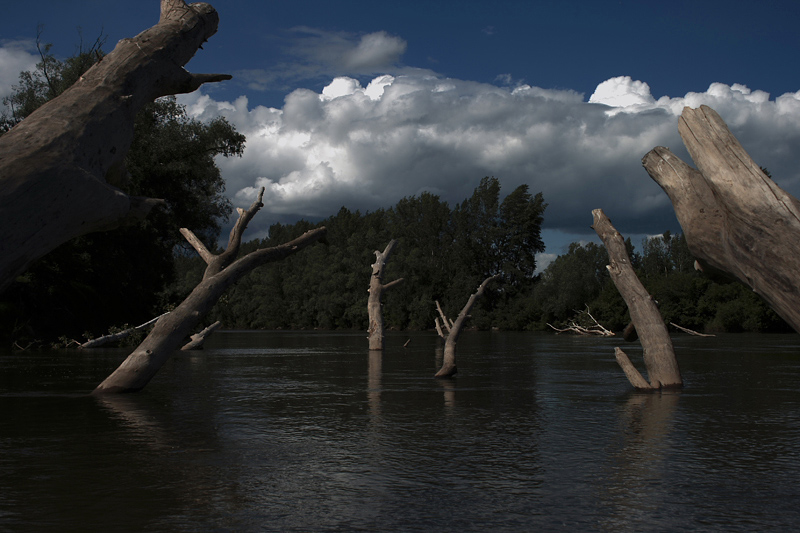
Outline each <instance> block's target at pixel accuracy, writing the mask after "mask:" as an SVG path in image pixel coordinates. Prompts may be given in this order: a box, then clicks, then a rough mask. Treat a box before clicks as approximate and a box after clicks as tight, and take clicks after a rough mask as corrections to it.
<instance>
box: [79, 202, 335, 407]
mask: <svg viewBox="0 0 800 533" xmlns="http://www.w3.org/2000/svg"><path fill="white" fill-rule="evenodd" d="M263 194H264V189H263V188H262V189H261V192H260V194H259V196H258V199H257V200H256V201H255V202H253V205H252V206H250V209H248V210H247V211H243V210H239V217H240V218H242V217H249V218H248V220H249V219H250V218H252V217H253V215H255V213H256V212H257V211H258V210H259V209H261V207H262V206H263V205H264V204H262V203H261V198H262V197H263ZM242 231H244V228H242ZM325 232H326V230H325V228H324V227H323V228H317V229H314V230H310V231H307V232H305V233H304V234H303V235H301V236H300V237H298V238H296V239H294V240H293V241H291V242H287V243H285V244H281V245H280V246H274V247H272V248H261V249H258V250H256V251H255V252H251V253H249V254H247V255H245V256H244V257H241V258H240V259H238V260H236V261H233V262H231V263H230V264H229V265H228V266H226V267H224V268H222V269H221V270H220V271H219V272H217V273H216V274H214V275H213V276H207V277H204V279H203V280H202V281H201V282H200V283H199V284H198V285H197V287H195V288H194V290H193V291H192V292H191V294H189V296H187V297H186V299H185V300H184V301H183V302H181V304H180V305H179V306H178V307H176V308H175V309H174V310H173V311H172V312H170V313H169V314H168V315H166V316H164V317H162V318H161V319H159V321H158V322H156V325H155V327H154V328H153V331H151V332H150V334H149V335H148V336H147V338H146V339H145V340H144V341H142V343H141V344H140V345H139V346H138V347H137V348H136V349H135V350H134V351H133V353H131V354H130V355H129V356H128V358H127V359H125V361H123V362H122V364H121V365H120V366H119V368H117V369H116V370H115V371H114V372H113V373H112V374H111V375H110V376H108V377H107V378H106V379H105V381H103V382H102V383H101V384H100V385H98V386H97V388H96V389H95V390H94V393H93V394H105V393H120V392H136V391H139V390H141V389H142V388H144V386H145V385H147V383H148V382H149V381H150V380H151V379H152V378H153V376H155V374H156V372H158V370H159V369H160V368H161V366H162V365H163V364H164V363H165V362H166V361H167V359H169V357H170V356H171V355H172V353H173V352H175V350H177V349H178V348H179V347H180V346H181V343H183V342H184V339H186V338H187V337H188V336H189V334H190V333H191V332H192V330H193V329H194V328H195V326H197V324H198V323H199V322H200V321H201V320H202V319H203V317H204V316H205V315H206V314H208V312H209V311H211V308H212V307H214V304H215V303H216V302H217V300H219V298H220V296H222V294H223V293H224V292H225V291H226V290H227V289H228V287H230V286H231V285H233V284H234V283H236V282H237V281H238V280H240V279H241V278H242V277H243V276H245V275H246V274H247V273H249V272H250V271H251V270H253V269H254V268H256V267H259V266H261V265H264V264H266V263H271V262H273V261H279V260H281V259H283V258H285V257H287V256H289V255H291V254H294V253H296V252H298V251H300V250H302V249H303V248H305V247H306V246H308V245H310V244H312V243H314V242H316V241H317V240H319V239H320V238H322V237H323V236H324V235H325ZM231 239H232V241H231V242H229V243H228V250H230V249H231V248H232V247H236V248H238V247H239V245H240V242H233V240H237V241H240V240H241V232H235V231H232V232H231ZM197 243H199V245H198V244H196V243H193V244H195V246H196V247H197V246H199V247H200V248H202V250H198V252H200V255H201V256H202V257H203V259H205V260H206V262H207V263H208V265H209V268H211V265H212V263H214V261H210V259H211V258H212V257H217V256H213V254H211V253H209V252H208V250H207V249H206V247H205V246H203V244H202V243H200V241H199V240H198V241H197ZM221 255H222V254H221Z"/></svg>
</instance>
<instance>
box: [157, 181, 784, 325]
mask: <svg viewBox="0 0 800 533" xmlns="http://www.w3.org/2000/svg"><path fill="white" fill-rule="evenodd" d="M499 190H500V186H499V182H498V180H496V179H494V178H485V179H484V180H483V181H482V182H481V185H480V186H479V187H478V188H477V189H476V190H475V193H474V194H473V196H472V197H471V198H469V199H467V200H465V201H464V202H463V203H462V204H460V205H457V206H456V207H455V208H454V209H450V208H449V207H448V205H447V204H446V203H444V202H442V201H441V200H440V199H439V198H438V197H437V196H435V195H431V194H428V193H423V194H422V195H420V196H416V197H411V198H404V199H403V200H401V201H400V202H399V203H398V204H397V205H396V206H394V207H392V208H390V209H387V210H378V211H375V212H370V213H366V214H361V213H359V212H357V211H356V212H351V211H349V210H347V209H346V208H342V209H341V210H340V211H339V213H338V214H336V215H335V216H332V217H330V218H328V219H326V220H324V221H322V222H320V223H319V224H320V225H324V226H326V227H327V228H328V231H329V234H328V240H327V243H326V244H325V245H323V246H316V247H314V248H313V249H310V250H307V251H305V252H304V253H303V254H298V255H296V256H293V257H291V258H289V259H287V260H285V261H283V262H281V263H279V264H274V265H269V266H266V267H264V268H261V269H259V270H258V271H256V272H253V273H252V274H251V275H250V276H249V277H248V278H246V279H245V280H243V281H242V282H241V283H239V285H237V286H236V287H235V288H234V289H233V290H232V291H230V292H229V293H228V294H227V295H226V296H225V297H224V298H223V300H222V301H221V302H220V303H219V304H217V307H216V308H215V310H214V312H213V316H212V317H211V320H221V321H222V322H223V323H224V324H225V326H226V327H227V328H236V329H239V328H241V329H277V328H321V329H335V328H348V329H349V328H355V329H366V327H367V311H366V305H367V292H366V289H367V286H368V284H369V275H370V265H371V263H372V259H374V255H373V250H378V249H380V250H382V249H383V247H384V246H385V245H386V243H388V241H389V240H390V239H392V238H396V239H398V241H399V243H400V244H399V246H398V248H397V250H396V251H395V252H394V254H393V255H392V258H391V260H390V261H389V263H388V264H387V274H386V279H387V280H392V279H395V278H398V277H402V278H404V280H405V281H404V282H403V283H402V284H401V285H399V286H397V287H395V288H393V289H392V291H390V292H389V293H388V294H387V295H386V298H385V304H384V314H385V319H386V325H387V327H389V328H394V329H430V328H432V327H433V325H434V316H435V313H436V308H435V303H434V302H435V301H437V300H438V301H439V302H440V303H441V304H442V306H443V307H444V309H445V311H446V312H447V313H448V314H452V315H455V314H457V313H458V310H459V309H460V307H461V306H462V305H463V304H464V303H465V302H466V300H467V298H468V297H469V294H470V293H471V292H474V290H475V289H476V288H477V286H478V285H479V284H480V281H481V280H482V279H484V278H485V277H486V276H487V275H492V274H495V273H501V274H502V275H503V277H502V281H501V282H500V283H498V284H496V285H494V286H492V287H491V288H490V290H489V291H488V292H487V294H486V297H485V298H484V299H482V300H479V301H478V303H477V304H476V306H475V308H474V309H473V312H472V319H471V326H472V327H476V328H481V329H488V328H498V329H503V330H550V326H549V325H548V324H552V325H554V326H556V327H561V326H563V325H564V324H565V323H567V322H571V321H573V320H574V321H578V322H580V321H582V320H585V319H586V318H587V317H586V314H585V313H584V311H585V310H586V309H587V307H588V309H590V310H591V314H592V316H593V317H594V318H595V319H597V321H598V322H600V323H601V324H603V325H604V326H605V327H607V328H609V329H612V330H615V331H620V330H621V329H622V328H624V327H625V325H626V324H627V323H628V321H629V317H628V315H627V308H626V306H625V303H624V301H623V300H622V298H621V297H620V295H619V292H618V291H617V289H616V287H615V286H614V284H613V283H612V282H611V279H610V277H609V275H608V271H607V270H606V268H605V266H606V265H607V264H608V256H607V254H606V251H605V248H604V247H603V246H602V245H597V244H594V243H587V244H579V243H573V244H572V245H570V247H569V251H568V252H567V253H565V254H563V255H561V256H559V257H558V258H556V259H555V261H553V262H552V263H551V264H550V265H548V267H547V268H546V269H544V271H543V272H542V273H541V274H537V275H534V270H535V257H534V250H536V251H541V250H542V247H541V241H540V237H539V229H540V224H541V221H542V215H543V212H544V208H545V204H544V202H543V199H542V196H541V194H538V195H536V196H531V195H530V194H529V193H528V192H527V187H526V186H521V187H519V188H518V189H516V190H515V191H513V192H512V193H511V194H510V195H508V196H507V197H506V199H505V200H503V201H502V202H498V199H499V194H498V193H499ZM511 206H515V207H514V208H512V207H511ZM511 212H514V213H524V214H523V215H521V216H517V217H514V216H511V215H510V214H509V213H511ZM504 214H505V216H504ZM515 222H516V223H520V222H521V223H523V224H524V225H525V227H520V226H515V225H514V224H515ZM310 227H312V224H309V223H308V222H298V223H297V224H295V225H291V226H286V225H280V224H278V225H274V226H272V228H270V237H269V238H268V239H265V240H264V241H251V242H250V243H248V245H247V247H248V249H249V248H255V247H257V246H263V245H264V244H270V245H271V244H275V243H279V242H283V241H285V240H288V239H289V238H291V237H294V236H296V235H299V234H300V233H302V232H303V231H305V230H306V229H308V228H310ZM627 244H628V249H629V252H630V253H631V257H632V262H633V265H634V268H635V269H636V270H637V272H638V274H639V276H640V278H641V279H642V281H643V283H644V284H645V286H646V287H647V289H648V290H649V291H650V293H651V294H652V295H653V297H654V298H655V299H656V300H657V301H658V303H659V308H660V310H661V312H662V315H663V316H664V319H665V321H667V322H668V323H669V322H674V323H676V324H678V325H680V326H682V327H685V328H689V329H693V330H696V331H701V332H726V331H727V332H743V331H748V332H765V331H774V332H777V331H790V328H788V326H786V324H785V323H784V322H783V320H782V319H780V318H779V317H778V316H777V315H776V314H775V313H774V312H773V311H772V310H771V309H770V308H769V307H768V306H767V305H766V304H765V303H764V302H763V301H762V300H761V299H760V298H759V297H758V296H757V295H755V294H754V293H753V292H752V291H750V290H748V289H747V288H746V287H745V286H743V285H742V284H740V283H738V282H736V281H730V280H712V279H710V278H709V277H708V276H705V275H704V274H702V273H699V272H697V271H696V270H695V269H694V259H693V258H692V257H691V255H690V253H689V250H688V247H687V245H686V241H685V239H684V238H683V235H681V234H678V235H672V234H670V233H669V232H665V233H664V234H663V235H662V236H657V237H654V238H650V239H646V240H645V241H644V242H643V243H642V245H641V251H637V250H636V249H635V247H634V246H633V245H632V243H631V242H630V240H628V241H627ZM176 265H177V269H178V276H177V277H178V279H179V281H178V282H177V283H176V284H175V285H173V286H171V287H170V288H169V289H168V291H166V293H165V297H166V298H167V301H176V300H178V299H179V297H182V296H183V295H184V294H185V293H187V292H188V291H189V290H190V289H191V288H192V287H193V286H194V284H195V283H196V282H197V280H199V279H200V276H201V273H202V269H203V267H204V264H203V263H202V262H201V261H200V260H199V258H193V257H186V256H184V257H180V258H178V260H177V263H176Z"/></svg>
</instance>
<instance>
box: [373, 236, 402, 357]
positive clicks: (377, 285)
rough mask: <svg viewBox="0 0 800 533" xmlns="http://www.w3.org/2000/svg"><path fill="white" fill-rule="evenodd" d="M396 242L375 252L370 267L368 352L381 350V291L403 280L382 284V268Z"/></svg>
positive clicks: (392, 241)
mask: <svg viewBox="0 0 800 533" xmlns="http://www.w3.org/2000/svg"><path fill="white" fill-rule="evenodd" d="M396 244H397V241H396V240H395V239H392V240H391V241H389V244H387V245H386V248H385V249H384V250H383V253H381V252H379V251H378V250H375V263H374V264H373V265H372V277H370V281H369V289H368V292H369V300H367V313H368V314H369V330H368V331H367V333H368V337H367V338H368V339H369V349H370V350H383V312H382V310H381V299H382V298H383V291H385V290H387V289H390V288H392V287H394V286H395V285H397V284H399V283H401V282H402V281H403V278H399V279H396V280H394V281H391V282H389V283H387V284H385V285H384V284H383V268H384V267H385V266H386V261H388V260H389V255H391V253H392V250H393V249H394V247H395V245H396Z"/></svg>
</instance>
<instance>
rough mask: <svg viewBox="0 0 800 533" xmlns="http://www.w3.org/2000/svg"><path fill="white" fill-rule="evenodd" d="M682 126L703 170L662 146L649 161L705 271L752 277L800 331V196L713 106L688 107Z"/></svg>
mask: <svg viewBox="0 0 800 533" xmlns="http://www.w3.org/2000/svg"><path fill="white" fill-rule="evenodd" d="M678 131H679V132H680V135H681V138H682V139H683V142H684V144H685V145H686V148H687V149H688V151H689V154H690V155H691V157H692V160H693V161H694V163H695V164H696V165H697V169H694V168H692V167H690V166H689V165H688V164H686V163H684V162H683V161H682V160H681V159H679V158H678V157H677V156H675V155H674V154H673V153H672V152H670V151H669V149H667V148H664V147H660V146H659V147H656V148H654V149H653V150H651V151H650V152H649V153H648V154H647V155H645V157H644V158H643V160H642V164H643V165H644V168H645V169H646V170H647V172H648V174H650V177H652V178H653V179H654V180H655V181H656V183H658V184H659V185H660V186H661V188H662V189H664V191H665V192H666V193H667V195H668V196H669V198H670V200H671V201H672V205H673V207H674V208H675V214H676V215H677V217H678V221H679V222H680V224H681V228H682V229H683V232H684V235H685V236H686V242H687V244H688V245H689V250H690V251H691V252H692V254H693V255H694V256H695V258H696V259H697V262H698V263H699V265H700V267H701V269H703V270H705V271H709V272H716V271H722V272H724V273H727V274H729V275H731V276H733V277H735V278H737V279H738V280H740V281H741V282H743V283H745V284H746V285H747V286H749V287H750V288H752V289H753V291H755V292H756V293H757V294H759V295H760V296H761V297H762V298H764V300H765V301H766V302H767V303H768V304H769V305H770V306H771V307H772V309H774V310H775V312H776V313H778V314H779V315H780V316H781V317H782V318H783V319H784V320H786V322H787V323H789V324H790V325H791V326H792V327H793V328H794V329H795V330H796V331H798V332H800V283H798V282H797V274H798V272H800V202H798V200H797V199H796V198H794V197H793V196H791V195H790V194H788V193H787V192H786V191H784V190H783V189H781V188H780V187H778V185H777V184H776V183H775V182H774V181H772V180H771V179H770V178H769V177H768V176H767V175H766V174H764V172H763V171H762V170H761V168H760V167H759V166H758V165H757V164H756V163H755V162H754V161H753V160H752V158H751V157H750V156H749V155H748V154H747V152H746V151H745V150H744V148H743V147H742V145H741V144H740V143H739V141H738V140H737V139H736V138H735V137H734V136H733V134H732V133H731V132H730V130H729V129H728V127H727V125H726V124H725V122H724V121H723V120H722V118H721V117H720V116H719V115H718V114H717V113H716V111H714V110H713V109H711V108H710V107H707V106H701V107H700V108H698V109H691V108H688V107H687V108H684V110H683V113H682V114H681V117H680V119H679V120H678Z"/></svg>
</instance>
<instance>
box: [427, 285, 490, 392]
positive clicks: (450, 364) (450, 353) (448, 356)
mask: <svg viewBox="0 0 800 533" xmlns="http://www.w3.org/2000/svg"><path fill="white" fill-rule="evenodd" d="M499 277H500V276H499V275H498V274H495V275H494V276H491V277H489V278H486V279H485V280H483V283H481V285H480V287H478V290H477V291H475V293H474V294H473V295H471V296H470V297H469V300H467V304H466V305H465V306H464V308H463V309H462V310H461V312H460V313H459V314H458V318H456V321H455V322H452V321H451V320H450V319H448V318H447V317H446V316H445V315H444V313H443V312H442V308H441V306H439V302H436V308H437V309H438V310H439V314H440V315H441V317H442V321H443V322H444V323H445V325H446V328H447V336H446V338H445V341H444V356H443V357H442V368H440V369H439V371H438V372H437V373H436V375H435V376H434V377H437V378H448V377H450V376H452V375H454V374H455V373H456V372H458V369H457V368H456V342H457V341H458V336H459V335H461V330H462V328H463V327H464V322H465V321H466V320H467V317H468V316H469V312H470V311H471V310H472V306H473V305H475V300H477V299H478V298H480V297H481V296H482V295H483V293H484V292H486V286H487V285H488V284H489V283H490V282H492V281H493V280H495V279H497V278H499ZM436 329H437V330H438V331H439V334H440V335H442V333H443V332H442V331H441V327H440V326H439V323H438V322H437V323H436Z"/></svg>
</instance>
